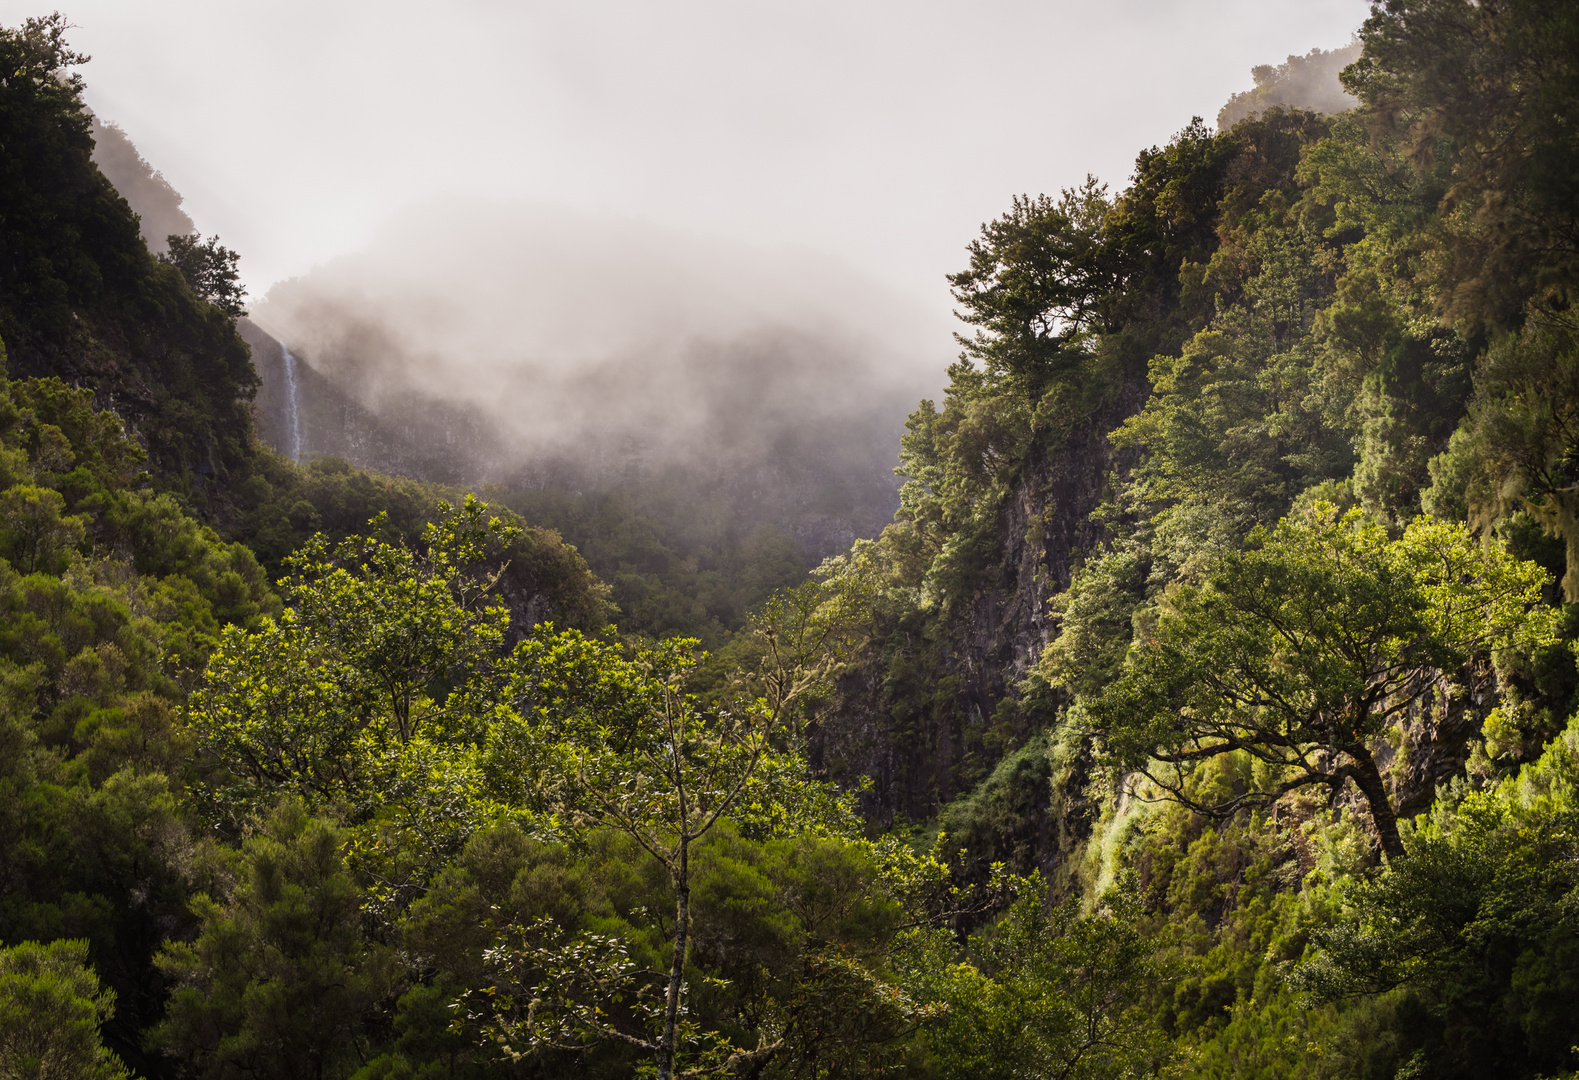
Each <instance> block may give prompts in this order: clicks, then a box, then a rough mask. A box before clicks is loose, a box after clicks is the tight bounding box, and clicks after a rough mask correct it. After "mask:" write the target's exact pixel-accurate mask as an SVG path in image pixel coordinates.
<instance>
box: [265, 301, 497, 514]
mask: <svg viewBox="0 0 1579 1080" xmlns="http://www.w3.org/2000/svg"><path fill="white" fill-rule="evenodd" d="M237 329H238V330H239V331H240V333H241V336H242V338H243V339H245V340H246V342H247V344H248V345H249V346H251V348H252V363H253V366H254V367H255V368H257V371H258V378H259V380H260V381H261V385H260V387H259V389H258V394H257V397H256V398H254V399H253V408H254V410H255V416H256V422H257V427H258V435H259V437H260V438H262V439H263V441H264V442H266V443H268V444H269V445H270V446H272V447H274V449H276V450H278V451H280V452H281V453H284V454H286V455H287V456H292V455H291V450H292V448H293V446H294V447H296V448H298V449H299V454H298V455H295V456H298V457H299V459H300V460H302V461H307V460H311V459H312V458H320V457H339V458H344V459H345V460H347V461H349V462H351V464H353V465H356V466H358V467H360V468H364V469H373V470H376V471H378V472H384V473H393V474H396V475H399V476H410V477H414V478H416V479H419V480H432V481H436V482H439V483H448V484H463V485H470V486H475V485H480V484H483V483H486V482H488V481H490V480H494V479H498V477H497V476H493V475H490V474H489V472H488V467H487V461H488V460H489V457H490V455H491V454H496V453H497V445H498V438H497V435H496V434H495V433H494V432H493V431H492V430H491V429H490V428H489V427H488V425H487V423H486V421H485V420H483V419H482V418H481V417H479V416H477V415H475V414H471V413H468V412H466V411H464V410H462V409H459V408H457V407H455V406H453V405H446V404H445V403H443V402H430V401H423V402H414V403H412V407H410V408H409V409H406V410H402V412H401V414H400V415H399V416H398V418H396V419H395V420H394V421H392V420H391V419H390V418H387V417H385V416H381V415H380V414H378V413H375V412H374V411H373V410H371V409H369V408H367V407H366V406H364V405H362V404H360V403H359V402H358V401H357V400H356V399H355V398H353V397H352V396H351V395H350V394H347V393H345V392H344V391H343V390H341V389H340V387H339V386H338V385H337V384H336V383H335V382H334V381H333V380H332V379H330V378H328V377H327V376H325V375H323V374H322V373H320V372H319V371H318V370H317V368H315V367H314V366H313V364H312V361H311V358H310V357H307V356H299V355H295V354H293V358H294V362H295V363H294V367H295V371H294V375H295V380H296V393H295V395H294V399H293V396H292V395H291V393H290V380H288V379H287V378H286V371H285V347H284V346H283V345H282V344H281V343H280V342H279V341H278V340H277V339H276V338H274V337H272V336H271V335H270V334H269V333H268V332H267V331H265V330H263V329H262V328H261V327H259V326H258V325H257V324H256V323H254V322H252V321H250V320H248V319H241V320H239V321H238V323H237ZM293 414H294V415H293Z"/></svg>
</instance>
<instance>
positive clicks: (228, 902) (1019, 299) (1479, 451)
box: [0, 0, 1579, 1080]
mask: <svg viewBox="0 0 1579 1080" xmlns="http://www.w3.org/2000/svg"><path fill="white" fill-rule="evenodd" d="M64 31H65V24H64V22H63V20H61V19H60V18H59V17H58V16H57V17H53V18H49V19H42V20H32V21H30V22H28V23H26V24H25V25H24V26H23V27H22V28H21V29H17V30H9V29H7V30H0V60H3V65H4V66H3V73H4V77H3V78H0V136H3V139H4V142H5V145H6V148H7V149H6V154H5V157H4V164H3V166H0V296H3V299H0V336H3V338H4V342H5V347H8V348H9V349H10V350H11V353H10V356H9V358H8V363H9V364H10V369H9V375H12V376H16V377H15V378H5V379H0V1075H4V1076H13V1075H14V1076H30V1077H31V1076H93V1077H98V1076H104V1077H116V1076H125V1075H128V1074H133V1075H142V1076H150V1077H152V1076H172V1077H176V1076H203V1077H216V1078H218V1077H237V1078H240V1077H250V1078H268V1077H280V1078H285V1077H290V1078H297V1077H304V1076H305V1077H319V1078H329V1077H342V1078H345V1077H355V1078H358V1080H376V1078H387V1080H395V1078H410V1077H419V1076H421V1077H437V1076H446V1077H451V1076H453V1077H478V1078H483V1077H495V1076H498V1077H514V1076H530V1077H538V1076H593V1077H597V1076H629V1075H657V1076H660V1077H665V1078H666V1077H670V1076H682V1075H741V1076H753V1077H775V1076H782V1077H808V1078H810V1077H819V1078H821V1077H839V1076H865V1075H894V1076H901V1075H902V1076H915V1077H940V1078H951V1077H961V1078H963V1077H999V1076H1001V1077H1005V1078H1009V1077H1015V1078H1025V1077H1057V1078H1071V1080H1072V1078H1092V1080H1096V1078H1118V1077H1131V1076H1135V1077H1139V1076H1164V1075H1170V1076H1171V1075H1177V1076H1198V1077H1213V1078H1251V1077H1280V1078H1281V1077H1294V1076H1301V1077H1367V1078H1368V1077H1377V1078H1382V1077H1443V1078H1447V1077H1454V1078H1456V1077H1466V1078H1467V1077H1481V1076H1496V1077H1529V1078H1532V1080H1533V1078H1536V1077H1551V1076H1559V1075H1574V1074H1575V1071H1576V1070H1579V1056H1576V1055H1579V1051H1576V1050H1575V1048H1574V1046H1573V1035H1572V1033H1573V1031H1574V1030H1576V1029H1579V1012H1576V1005H1575V1002H1576V1001H1579V996H1576V994H1575V990H1576V988H1579V914H1576V913H1579V880H1576V877H1575V872H1574V867H1575V865H1576V859H1579V838H1576V833H1575V825H1576V820H1579V819H1576V814H1579V804H1576V800H1579V719H1574V717H1575V712H1576V707H1579V698H1576V695H1579V666H1576V663H1575V647H1576V644H1579V606H1575V605H1572V604H1570V603H1568V602H1566V601H1569V600H1571V599H1573V597H1574V595H1575V593H1576V592H1579V585H1576V582H1579V555H1576V552H1579V526H1576V525H1575V513H1576V510H1575V506H1574V505H1573V491H1572V486H1573V485H1572V483H1571V482H1570V477H1569V476H1568V473H1569V471H1570V469H1569V459H1570V458H1571V457H1572V456H1573V453H1574V450H1573V444H1574V438H1575V436H1574V433H1573V431H1572V428H1573V425H1572V424H1571V422H1570V417H1571V415H1579V410H1575V409H1574V408H1572V407H1571V406H1572V404H1573V402H1574V401H1575V400H1576V394H1579V387H1576V386H1575V385H1574V372H1575V371H1579V365H1576V364H1575V362H1574V359H1575V356H1576V355H1579V354H1576V344H1575V339H1574V326H1573V320H1572V317H1571V304H1572V300H1573V296H1572V290H1573V280H1572V279H1573V275H1574V266H1575V249H1574V237H1575V235H1576V232H1575V222H1574V213H1575V206H1576V203H1575V201H1574V189H1573V184H1574V182H1575V180H1574V177H1575V176H1576V175H1579V172H1576V170H1575V169H1574V168H1573V167H1572V166H1573V165H1574V163H1575V161H1576V160H1579V141H1576V133H1575V131H1574V130H1573V127H1572V118H1573V117H1574V116H1575V115H1579V111H1576V107H1575V106H1576V103H1579V88H1576V85H1575V63H1576V59H1575V58H1576V57H1579V37H1576V35H1579V23H1576V21H1575V19H1574V17H1573V14H1572V12H1571V11H1570V10H1569V6H1568V5H1565V4H1562V3H1559V2H1557V0H1496V2H1492V0H1479V2H1470V0H1388V2H1387V3H1384V4H1380V5H1378V6H1377V7H1376V8H1375V9H1374V11H1373V14H1372V17H1371V19H1370V20H1369V21H1368V22H1367V23H1366V25H1365V27H1364V28H1363V30H1362V32H1361V36H1360V40H1361V46H1362V51H1361V52H1360V53H1359V54H1358V58H1357V59H1356V60H1355V62H1354V63H1353V64H1352V65H1351V66H1350V67H1348V68H1347V69H1345V72H1344V75H1343V78H1344V87H1345V88H1346V89H1347V91H1348V92H1349V93H1350V94H1351V95H1352V96H1353V98H1354V99H1356V100H1358V101H1359V103H1360V104H1359V106H1358V107H1357V108H1355V109H1354V110H1352V111H1350V112H1346V113H1343V114H1340V115H1336V116H1323V115H1318V114H1317V113H1314V112H1307V111H1302V110H1301V109H1298V108H1286V107H1283V106H1284V105H1285V104H1289V103H1290V100H1289V98H1288V94H1292V93H1294V91H1293V90H1291V89H1290V87H1292V86H1293V85H1294V84H1295V83H1297V82H1298V79H1296V78H1295V76H1296V75H1298V74H1299V73H1300V72H1303V71H1305V68H1306V67H1308V66H1309V65H1304V66H1301V65H1299V64H1295V63H1294V61H1293V60H1292V59H1291V61H1290V64H1289V65H1287V67H1286V70H1283V71H1281V73H1279V72H1273V71H1269V72H1266V73H1264V74H1265V77H1264V78H1263V77H1262V74H1258V75H1257V81H1258V84H1264V85H1263V86H1262V87H1261V89H1265V90H1266V91H1267V92H1266V93H1264V94H1259V96H1256V95H1255V94H1252V95H1251V96H1250V97H1246V98H1243V99H1236V100H1237V105H1238V107H1242V108H1243V109H1246V110H1248V109H1251V108H1252V107H1254V108H1257V109H1261V111H1260V112H1259V113H1258V114H1253V115H1247V116H1245V117H1244V118H1243V119H1239V120H1238V121H1237V122H1236V123H1234V124H1233V125H1232V126H1231V127H1230V128H1228V129H1227V130H1223V131H1218V132H1215V133H1214V132H1212V131H1209V130H1208V129H1206V128H1205V126H1204V125H1202V124H1201V123H1200V122H1199V121H1197V122H1195V123H1192V124H1191V125H1189V126H1188V127H1186V128H1185V129H1184V130H1183V131H1181V132H1180V134H1179V135H1178V136H1177V137H1176V138H1175V139H1174V140H1173V141H1172V142H1171V143H1170V144H1169V145H1167V146H1165V147H1158V148H1153V149H1150V150H1148V151H1145V152H1144V153H1142V154H1141V155H1140V157H1139V159H1138V160H1137V164H1136V170H1135V173H1134V175H1133V177H1132V178H1131V181H1130V183H1129V185H1128V186H1127V187H1126V188H1125V189H1124V190H1122V191H1119V192H1116V193H1114V192H1111V191H1110V190H1109V189H1107V188H1105V187H1104V186H1102V185H1101V184H1099V183H1097V182H1096V181H1094V180H1093V181H1089V182H1087V183H1086V184H1084V185H1082V186H1080V187H1079V188H1077V189H1073V190H1070V191H1066V192H1063V193H1062V194H1060V195H1058V196H1056V197H1053V196H1037V197H1020V198H1016V199H1014V200H1012V202H1011V204H1010V207H1009V209H1008V211H1007V212H1006V213H1005V214H1004V215H1003V216H1002V217H1000V218H999V219H997V220H995V221H993V222H990V223H988V224H987V225H986V226H984V228H983V230H982V233H981V236H980V237H979V238H978V239H977V240H976V241H974V242H973V243H972V244H971V245H970V246H969V248H968V251H967V255H968V266H967V267H966V268H965V269H964V270H962V271H961V272H960V273H958V274H956V275H954V276H952V277H951V279H950V284H951V285H952V286H953V289H954V295H955V297H956V298H957V300H958V303H959V305H960V312H961V315H962V318H963V321H964V323H965V325H966V328H967V329H968V330H969V334H968V336H962V338H961V345H962V349H963V352H962V355H961V358H960V361H959V362H958V363H957V364H956V365H954V366H953V367H952V368H951V369H950V385H949V388H948V391H947V393H946V395H945V396H944V398H943V400H942V402H941V406H939V405H938V404H936V403H933V402H923V403H921V407H920V408H919V409H918V410H917V411H916V412H915V413H914V414H913V415H912V416H911V418H910V421H909V424H908V426H907V433H906V435H905V436H904V438H903V442H902V447H901V459H902V463H903V464H902V472H903V475H904V476H905V478H906V481H907V482H906V484H905V487H904V489H903V493H902V500H901V506H900V509H899V512H898V514H897V515H896V517H895V520H894V523H893V524H892V525H891V526H890V527H889V528H888V530H887V531H886V532H885V533H884V534H883V535H882V537H880V538H879V539H877V540H875V541H863V542H859V543H857V544H855V545H854V546H853V547H852V548H851V549H850V550H849V551H848V552H847V553H846V554H844V555H842V556H840V557H838V558H835V559H832V560H830V561H829V562H827V563H826V564H824V565H823V566H822V567H820V568H819V569H817V570H815V571H813V572H811V573H810V574H809V575H808V574H807V573H806V568H805V567H804V566H802V565H801V563H800V561H799V557H798V553H797V550H796V547H795V544H794V542H793V540H792V538H790V537H788V536H787V535H784V534H780V533H776V532H773V531H771V530H761V531H758V532H756V533H753V534H751V535H735V534H733V533H730V532H729V531H728V530H727V529H720V528H714V527H713V526H712V525H711V524H709V522H708V521H707V520H705V519H706V515H705V514H703V513H700V512H698V511H694V510H688V509H686V508H676V507H672V506H671V507H665V506H663V505H661V504H662V502H663V498H664V494H663V492H662V491H658V492H647V493H645V494H641V495H639V496H638V495H637V494H634V493H622V494H620V495H619V496H618V497H608V498H605V497H601V496H600V497H579V496H577V497H572V496H561V495H557V494H554V493H550V492H533V493H522V492H514V493H509V492H490V493H488V498H490V499H491V500H492V501H493V502H494V503H495V505H494V506H492V507H490V506H489V505H487V504H485V503H484V502H482V501H481V500H480V499H479V498H478V497H477V496H476V495H475V494H473V493H468V492H463V491H453V490H448V489H444V488H441V487H438V486H435V485H430V484H423V483H418V482H415V481H411V480H407V479H401V478H396V477H385V476H378V475H375V474H372V473H368V472H365V471H361V470H358V469H354V468H352V467H350V466H348V465H346V464H345V463H344V462H339V461H335V460H332V459H323V460H318V461H314V462H312V463H311V464H309V465H306V466H298V465H296V464H293V463H292V462H289V461H286V460H284V459H282V458H280V457H279V456H277V455H274V454H272V453H271V452H269V451H268V450H266V449H265V448H262V447H261V446H259V445H258V444H257V443H256V441H255V439H254V438H253V437H252V429H251V426H250V422H249V414H248V412H247V409H246V405H245V399H246V397H247V395H248V394H249V392H250V389H251V387H252V385H253V383H254V381H255V380H254V376H253V375H252V372H251V368H250V366H249V365H248V364H247V362H246V354H245V346H243V345H241V344H240V342H239V338H237V337H236V332H235V323H234V320H235V317H236V316H237V314H238V312H239V311H240V301H241V296H240V293H239V291H238V290H237V289H236V287H235V283H236V280H237V278H236V273H235V266H236V256H235V253H234V252H231V251H229V250H228V249H225V248H224V247H223V246H221V245H220V243H219V242H218V239H217V238H213V239H210V240H207V241H204V240H202V239H201V238H199V237H197V236H196V235H195V234H194V235H192V236H187V237H181V236H177V237H173V238H171V239H170V241H169V243H168V247H169V251H168V252H167V253H166V254H165V256H164V257H163V258H160V259H156V258H154V257H152V256H150V255H149V253H148V250H147V248H146V246H144V245H143V243H142V241H141V240H140V239H138V235H137V220H136V218H135V216H134V215H132V214H131V212H130V210H129V209H128V207H127V206H126V204H125V202H124V201H122V200H120V199H119V198H118V197H117V196H116V195H115V193H114V190H113V188H111V187H110V186H109V185H108V182H107V181H105V180H104V178H103V177H102V176H101V175H99V173H98V172H97V170H96V169H95V168H94V167H93V165H92V162H91V159H90V157H89V156H88V155H89V151H90V150H91V142H90V136H89V130H90V129H89V126H88V120H87V118H86V114H85V112H84V110H83V107H82V104H81V81H80V79H79V78H78V77H77V76H75V75H72V74H68V73H66V70H65V69H67V68H69V67H71V66H72V65H74V64H77V63H79V62H80V61H81V60H82V58H81V57H78V56H76V55H74V54H73V53H72V52H71V51H70V50H69V48H68V47H67V45H66V43H65V41H64V37H63V34H64ZM1316 59H1320V58H1319V57H1317V58H1316ZM1311 62H1312V63H1314V60H1312V61H1311ZM1301 77H1303V76H1301ZM1328 89H1329V90H1330V89H1331V88H1330V87H1329V88H1328ZM1274 91H1276V92H1275V93H1274ZM1285 91H1286V93H1285ZM1278 94H1283V95H1284V96H1283V97H1282V98H1279V97H1278ZM1293 103H1299V102H1298V101H1295V102H1293ZM1304 103H1309V101H1308V100H1307V101H1306V102H1304ZM0 355H3V354H0ZM68 379H69V380H70V381H67V380H68ZM79 383H80V384H81V385H80V386H79V385H77V384H79ZM139 388H140V389H139ZM139 395H141V396H139ZM501 501H503V502H507V503H509V504H510V505H509V506H504V505H499V503H500V502H501ZM687 514H689V515H690V520H685V519H686V516H687ZM529 521H532V522H537V523H538V526H534V525H531V524H528V522H529ZM545 524H546V525H555V526H559V527H562V528H563V529H564V530H565V532H566V533H572V534H574V535H576V536H577V537H578V538H581V539H583V540H584V542H585V544H586V547H587V556H588V560H590V561H591V562H592V563H593V564H594V565H595V566H597V567H599V568H602V569H603V570H604V571H605V577H606V579H607V581H608V584H607V585H605V584H604V583H603V582H601V581H599V580H598V579H597V578H596V577H595V576H594V575H593V573H592V570H591V569H589V567H588V561H584V560H583V558H582V556H581V554H579V553H578V552H577V551H576V550H575V549H574V548H571V547H569V546H567V545H565V544H564V543H562V541H561V539H560V535H559V534H558V533H556V532H554V531H552V530H551V529H548V528H543V527H541V526H542V525H545ZM616 617H618V618H620V619H622V620H623V622H624V625H623V627H616V626H613V625H610V624H611V623H612V622H613V621H614V620H615V619H616ZM736 629H738V631H739V632H738V633H736V632H734V631H735V630H736ZM677 633H684V634H686V635H687V636H685V637H677V636H674V635H675V634H677ZM698 637H705V638H706V639H707V640H706V644H707V646H708V647H709V648H710V649H712V652H711V653H708V652H706V651H704V650H703V648H702V644H703V643H702V642H701V641H699V640H697V638H698Z"/></svg>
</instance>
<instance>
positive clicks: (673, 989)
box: [658, 836, 691, 1080]
mask: <svg viewBox="0 0 1579 1080" xmlns="http://www.w3.org/2000/svg"><path fill="white" fill-rule="evenodd" d="M690 858H691V844H690V840H689V839H688V838H686V837H685V836H681V838H680V859H679V862H678V864H677V869H676V872H675V875H674V892H675V902H674V961H673V963H671V964H670V965H669V994H668V998H667V999H666V1001H665V1007H664V1015H663V1037H662V1038H661V1039H659V1040H658V1080H672V1078H673V1076H674V1052H675V1043H677V1042H678V1041H679V1040H678V1037H677V1032H678V1028H679V1021H680V990H681V987H682V986H683V985H684V981H685V951H686V946H687V945H689V944H690V938H691V865H690Z"/></svg>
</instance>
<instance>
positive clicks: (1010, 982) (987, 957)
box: [908, 874, 1158, 1080]
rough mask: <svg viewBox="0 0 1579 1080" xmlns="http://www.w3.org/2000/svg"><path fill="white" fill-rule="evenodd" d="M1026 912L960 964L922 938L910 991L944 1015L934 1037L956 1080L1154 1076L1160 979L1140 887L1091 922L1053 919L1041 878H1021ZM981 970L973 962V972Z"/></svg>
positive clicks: (949, 1078) (1007, 917) (1123, 889)
mask: <svg viewBox="0 0 1579 1080" xmlns="http://www.w3.org/2000/svg"><path fill="white" fill-rule="evenodd" d="M1013 887H1014V888H1015V890H1016V893H1017V895H1016V896H1015V899H1014V902H1013V903H1012V904H1011V905H1010V906H1009V909H1008V910H1007V911H1006V912H1005V913H1004V915H1003V917H1002V918H1001V919H1000V920H998V921H997V922H996V923H994V924H993V925H991V926H989V927H987V928H985V929H983V930H980V931H978V932H977V933H975V934H973V935H972V936H971V939H970V946H969V949H968V950H967V952H968V955H969V956H970V957H971V961H966V962H957V963H950V962H949V959H950V954H952V953H953V952H954V948H953V942H952V941H950V940H949V935H947V934H944V935H941V936H934V937H933V940H932V941H931V942H926V941H925V939H924V938H922V937H920V936H918V942H917V943H918V945H920V946H921V947H920V948H918V949H916V951H915V952H914V954H913V955H912V956H911V958H910V965H911V973H910V979H909V980H908V981H909V983H910V987H911V990H912V993H914V994H916V995H917V996H918V997H920V998H921V999H922V1000H928V1001H938V1002H939V1003H940V1004H942V1005H943V1006H944V1007H945V1008H944V1012H943V1015H942V1018H941V1020H940V1021H939V1022H938V1023H935V1024H933V1025H931V1026H930V1027H929V1028H928V1029H927V1030H926V1034H925V1039H926V1042H927V1044H928V1046H929V1048H930V1049H931V1052H932V1054H933V1056H934V1058H935V1060H936V1063H937V1066H938V1073H939V1074H940V1075H941V1076H942V1077H944V1078H945V1080H978V1078H979V1080H999V1078H1001V1080H1097V1078H1117V1077H1127V1076H1134V1075H1144V1074H1146V1073H1148V1072H1149V1071H1150V1070H1149V1069H1148V1067H1147V1065H1148V1064H1149V1061H1150V1059H1151V1058H1152V1057H1153V1056H1154V1055H1155V1051H1156V1043H1157V1042H1158V1030H1157V1026H1156V1020H1155V1017H1153V1016H1151V1015H1148V1014H1147V1013H1146V1012H1145V1011H1144V1009H1143V1008H1142V1005H1143V1002H1144V997H1145V994H1146V992H1147V991H1148V989H1150V987H1151V985H1152V983H1153V982H1154V981H1155V980H1156V978H1157V975H1158V971H1157V967H1156V964H1155V962H1154V961H1153V952H1154V947H1153V945H1152V943H1151V942H1150V941H1149V940H1147V938H1146V937H1145V935H1144V934H1142V933H1141V931H1140V929H1139V922H1140V917H1141V910H1140V904H1139V901H1138V899H1137V897H1136V895H1135V887H1134V883H1133V882H1124V883H1122V884H1121V885H1120V886H1118V887H1115V888H1112V889H1109V890H1108V891H1107V893H1105V894H1104V895H1103V896H1102V898H1101V902H1100V904H1099V905H1098V907H1097V910H1095V911H1093V912H1091V913H1089V914H1085V915H1082V914H1081V913H1080V911H1079V902H1078V900H1071V901H1068V902H1065V903H1063V904H1059V905H1057V906H1055V907H1054V908H1053V909H1052V910H1051V911H1050V912H1049V911H1048V910H1047V906H1046V905H1047V901H1048V897H1047V889H1046V887H1045V886H1044V884H1043V882H1042V879H1041V876H1040V874H1032V875H1030V876H1029V877H1025V878H1018V879H1013ZM972 961H973V962H972Z"/></svg>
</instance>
